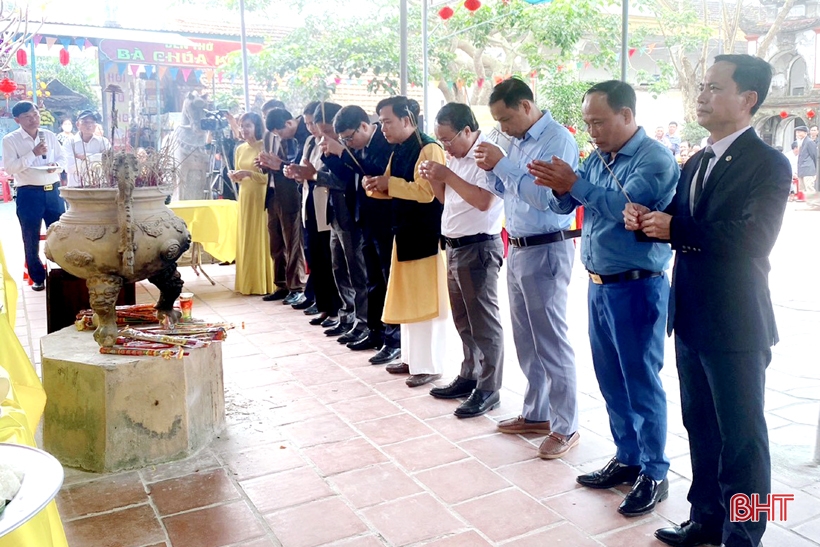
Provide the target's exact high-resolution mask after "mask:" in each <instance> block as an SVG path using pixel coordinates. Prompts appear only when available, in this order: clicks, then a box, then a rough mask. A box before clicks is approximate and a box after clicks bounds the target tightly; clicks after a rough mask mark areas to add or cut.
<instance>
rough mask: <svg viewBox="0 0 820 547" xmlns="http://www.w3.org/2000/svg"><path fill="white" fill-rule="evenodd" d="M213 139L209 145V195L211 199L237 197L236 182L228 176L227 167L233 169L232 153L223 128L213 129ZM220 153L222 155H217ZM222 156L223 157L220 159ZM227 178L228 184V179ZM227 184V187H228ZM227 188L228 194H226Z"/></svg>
mask: <svg viewBox="0 0 820 547" xmlns="http://www.w3.org/2000/svg"><path fill="white" fill-rule="evenodd" d="M211 136H212V137H213V140H212V141H211V142H210V143H209V144H208V145H207V146H208V169H209V170H208V188H209V190H210V191H209V192H208V197H209V198H210V199H222V198H223V197H225V198H227V199H236V198H237V190H236V184H234V182H233V181H232V180H231V179H230V178H228V177H227V172H226V169H232V168H233V166H232V165H231V163H232V162H231V159H232V158H231V154H230V153H229V152H228V150H227V146H226V143H225V140H226V139H225V137H224V136H223V135H222V130H221V129H217V130H216V131H211ZM217 154H219V156H220V157H217ZM220 158H221V159H220ZM226 180H227V184H226V182H225V181H226ZM226 186H227V188H226ZM226 189H227V194H226Z"/></svg>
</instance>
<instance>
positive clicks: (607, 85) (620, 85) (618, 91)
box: [584, 80, 638, 116]
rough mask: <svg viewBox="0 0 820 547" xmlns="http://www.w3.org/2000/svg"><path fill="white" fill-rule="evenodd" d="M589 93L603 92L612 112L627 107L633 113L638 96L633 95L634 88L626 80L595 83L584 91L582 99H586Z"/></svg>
mask: <svg viewBox="0 0 820 547" xmlns="http://www.w3.org/2000/svg"><path fill="white" fill-rule="evenodd" d="M590 93H603V94H604V95H606V104H608V105H609V108H611V109H612V111H613V112H618V111H619V110H621V109H622V108H628V109H630V110H631V111H632V115H633V116H634V115H635V105H636V104H637V102H638V98H637V96H636V95H635V90H634V89H633V88H632V86H631V85H629V84H628V83H626V82H622V81H621V80H607V81H605V82H600V83H597V84H595V85H594V86H592V87H590V88H589V89H587V92H586V93H584V99H586V97H587V95H589V94H590Z"/></svg>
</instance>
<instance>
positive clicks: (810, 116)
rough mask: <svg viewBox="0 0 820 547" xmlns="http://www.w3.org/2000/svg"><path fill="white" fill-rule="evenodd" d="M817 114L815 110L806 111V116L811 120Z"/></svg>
mask: <svg viewBox="0 0 820 547" xmlns="http://www.w3.org/2000/svg"><path fill="white" fill-rule="evenodd" d="M815 116H816V114H815V112H814V110H809V111H808V112H806V117H807V118H808V119H810V120H813V119H814V117H815Z"/></svg>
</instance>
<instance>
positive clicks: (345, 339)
mask: <svg viewBox="0 0 820 547" xmlns="http://www.w3.org/2000/svg"><path fill="white" fill-rule="evenodd" d="M369 334H370V329H368V328H367V327H361V328H360V327H356V328H354V329H352V330H349V331H347V332H346V333H345V334H343V335H341V336H340V337H339V338H337V339H336V341H337V342H339V343H340V344H354V343H356V342H361V341H362V340H365V339H367V336H368V335H369Z"/></svg>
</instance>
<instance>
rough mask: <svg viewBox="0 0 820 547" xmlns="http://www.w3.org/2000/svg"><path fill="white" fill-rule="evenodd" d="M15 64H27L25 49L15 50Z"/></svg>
mask: <svg viewBox="0 0 820 547" xmlns="http://www.w3.org/2000/svg"><path fill="white" fill-rule="evenodd" d="M17 64H18V65H20V66H26V65H27V64H28V55H26V50H25V49H18V50H17Z"/></svg>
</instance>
